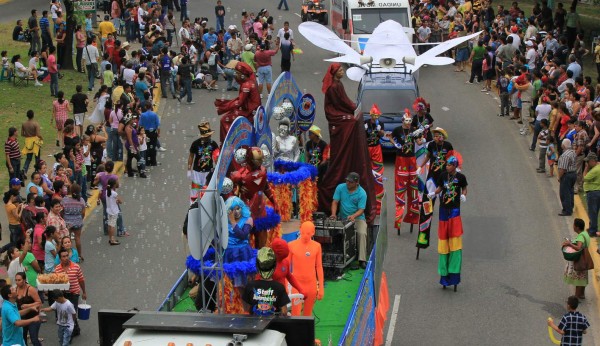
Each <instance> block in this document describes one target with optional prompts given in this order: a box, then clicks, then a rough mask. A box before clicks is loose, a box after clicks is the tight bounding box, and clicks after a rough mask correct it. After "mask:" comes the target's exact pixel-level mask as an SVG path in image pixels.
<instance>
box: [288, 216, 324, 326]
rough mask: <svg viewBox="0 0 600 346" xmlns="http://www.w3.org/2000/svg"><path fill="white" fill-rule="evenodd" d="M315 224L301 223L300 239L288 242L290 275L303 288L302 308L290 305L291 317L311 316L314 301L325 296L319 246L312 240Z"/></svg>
mask: <svg viewBox="0 0 600 346" xmlns="http://www.w3.org/2000/svg"><path fill="white" fill-rule="evenodd" d="M313 235H315V224H314V223H312V221H306V222H303V223H302V225H301V226H300V238H298V239H296V240H294V241H292V242H290V244H289V247H290V257H289V258H290V263H291V265H292V273H293V274H294V276H295V277H296V278H297V279H298V281H299V282H300V285H301V286H302V287H303V288H304V293H303V294H304V306H302V304H296V305H294V304H292V316H300V315H302V316H312V311H313V307H314V305H315V302H316V300H317V299H318V300H321V299H323V296H324V295H325V286H324V283H325V280H324V278H323V262H322V260H323V259H322V252H321V244H319V243H318V242H316V241H314V240H312V237H313Z"/></svg>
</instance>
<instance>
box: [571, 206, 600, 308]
mask: <svg viewBox="0 0 600 346" xmlns="http://www.w3.org/2000/svg"><path fill="white" fill-rule="evenodd" d="M573 214H574V215H575V216H576V217H578V218H580V219H582V220H583V221H585V223H586V225H589V224H590V218H589V216H588V213H587V210H586V209H585V207H584V205H583V201H582V200H581V197H579V195H575V208H574V209H573ZM591 240H592V242H591V243H590V245H589V247H588V249H589V251H590V255H592V259H593V260H594V263H595V265H594V269H592V270H591V272H592V276H593V278H592V280H591V281H592V283H593V286H594V291H595V293H596V297H597V298H600V255H598V253H597V252H596V251H597V250H598V238H591ZM596 309H597V312H598V313H600V299H598V300H596Z"/></svg>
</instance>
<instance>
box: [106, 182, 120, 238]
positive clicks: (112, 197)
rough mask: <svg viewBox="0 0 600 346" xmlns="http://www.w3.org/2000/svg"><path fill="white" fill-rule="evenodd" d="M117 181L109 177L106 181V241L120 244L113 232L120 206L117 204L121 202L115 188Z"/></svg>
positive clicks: (115, 227) (114, 231)
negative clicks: (107, 238)
mask: <svg viewBox="0 0 600 346" xmlns="http://www.w3.org/2000/svg"><path fill="white" fill-rule="evenodd" d="M118 187H119V183H118V181H117V180H116V179H110V180H109V181H108V187H107V189H106V213H107V214H108V237H109V240H108V243H109V244H110V245H119V244H121V243H120V242H119V241H118V240H116V239H115V233H116V229H117V218H118V217H119V213H120V208H119V204H121V203H122V200H121V198H120V197H119V194H118V193H117V188H118Z"/></svg>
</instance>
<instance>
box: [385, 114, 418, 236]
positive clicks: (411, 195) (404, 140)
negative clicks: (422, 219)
mask: <svg viewBox="0 0 600 346" xmlns="http://www.w3.org/2000/svg"><path fill="white" fill-rule="evenodd" d="M411 123H412V118H411V116H410V111H409V110H408V109H406V110H405V113H404V117H403V120H402V125H401V126H398V127H396V128H395V129H394V131H392V134H391V136H389V137H388V138H389V139H390V141H391V142H392V144H393V145H394V146H395V147H396V148H397V149H398V150H397V151H396V165H395V170H394V182H395V195H396V217H395V228H396V229H397V230H398V234H400V228H401V227H402V222H406V223H410V224H417V223H418V222H419V193H418V188H417V159H416V157H415V141H416V139H417V138H418V137H421V136H422V135H423V131H422V130H416V131H414V132H413V128H412V126H411ZM407 206H408V208H407ZM405 209H407V211H406V215H404V210H405ZM403 216H404V219H403V218H402V217H403Z"/></svg>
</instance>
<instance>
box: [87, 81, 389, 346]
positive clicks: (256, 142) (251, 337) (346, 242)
mask: <svg viewBox="0 0 600 346" xmlns="http://www.w3.org/2000/svg"><path fill="white" fill-rule="evenodd" d="M315 110H316V107H315V100H314V98H313V97H312V96H311V95H310V94H305V93H302V92H301V91H300V89H299V88H298V86H297V84H296V82H295V80H294V78H293V76H292V75H291V74H290V73H289V72H286V73H282V74H281V75H280V76H279V78H278V79H277V80H276V81H275V83H274V84H273V88H272V92H271V94H270V95H269V98H268V99H267V102H266V104H265V107H262V106H260V107H258V109H257V110H256V112H254V117H253V119H252V120H253V123H251V122H250V121H249V120H248V119H247V118H246V117H243V116H240V117H237V118H236V119H235V120H234V121H233V122H232V123H231V125H230V127H229V129H228V132H227V136H226V137H225V139H224V141H223V144H222V147H221V152H220V155H219V159H218V162H217V164H216V166H215V174H213V177H212V179H211V180H210V182H209V183H208V186H206V188H205V189H204V190H203V191H202V194H201V197H200V199H199V201H198V207H197V208H193V209H190V210H189V212H188V226H187V227H188V243H189V245H190V256H188V258H187V260H186V262H185V264H184V265H185V270H184V271H183V273H182V275H181V276H180V278H179V280H177V282H176V283H175V285H174V286H173V288H172V289H171V291H170V292H169V293H168V295H167V297H166V299H165V300H164V302H163V303H162V304H161V306H160V307H159V308H158V311H155V312H137V311H115V310H101V311H100V312H99V327H100V328H99V329H100V345H124V344H125V342H126V341H131V344H130V345H136V344H137V343H136V340H138V341H139V340H142V339H145V340H148V339H151V340H153V341H155V342H156V344H165V345H166V344H168V343H169V342H173V344H174V345H187V344H188V342H191V343H193V344H194V345H196V344H203V342H206V343H212V344H221V343H220V342H223V344H227V343H228V342H232V344H235V345H302V346H305V345H313V344H326V345H334V344H339V345H346V344H360V345H374V344H380V343H381V340H382V338H381V335H382V330H383V324H384V320H385V315H386V313H387V306H388V303H387V300H388V297H387V288H386V287H387V283H386V280H385V274H383V258H384V254H385V251H386V246H387V238H386V235H387V231H386V229H385V224H386V222H385V221H382V220H385V218H386V214H387V213H386V211H385V209H386V205H385V202H384V204H383V205H382V208H381V210H382V212H381V215H380V216H379V217H378V218H377V220H376V221H377V222H376V224H375V225H373V226H372V231H373V232H372V234H373V235H374V236H373V237H372V239H370V247H369V249H370V250H369V251H370V256H369V261H368V265H367V268H366V269H364V270H363V269H358V270H356V269H355V270H352V271H351V273H352V274H345V272H346V271H348V270H350V268H349V266H350V264H351V263H352V262H353V261H354V259H355V257H354V254H355V252H356V251H355V250H348V247H351V246H355V243H352V242H350V237H348V238H344V237H341V236H340V233H339V232H337V231H336V230H335V229H334V228H335V227H336V225H337V226H340V225H342V223H341V222H338V223H337V224H334V223H327V222H325V221H324V220H323V218H322V214H319V213H318V205H317V204H318V203H317V191H318V190H317V169H316V168H315V167H314V166H313V165H311V164H308V163H303V162H292V161H285V160H273V152H274V150H273V141H274V140H275V138H274V136H272V133H271V129H270V124H269V121H270V119H271V118H273V119H274V120H275V121H280V120H282V118H286V119H289V120H290V125H291V126H290V133H291V134H293V135H295V137H296V138H301V137H302V136H305V132H306V131H307V130H308V129H309V128H310V126H311V125H312V122H313V120H314V115H315ZM301 143H302V142H301ZM257 149H259V150H260V152H261V153H262V155H261V160H262V162H261V166H262V167H253V168H252V167H249V166H248V163H249V162H245V161H247V160H252V158H253V156H252V155H253V154H251V153H250V152H251V151H252V150H254V152H256V151H257ZM248 167H249V168H248ZM243 169H245V171H244V172H246V174H247V173H250V172H251V169H254V172H258V171H261V170H266V171H267V173H266V178H267V179H266V181H267V184H268V185H265V186H261V187H260V189H259V190H260V191H259V190H257V191H255V193H254V194H252V196H250V198H253V197H254V196H258V198H260V199H261V201H262V202H263V203H265V207H264V212H263V213H262V215H261V216H260V217H257V218H256V221H255V223H254V226H255V229H256V232H261V233H264V234H266V237H265V240H264V243H263V244H261V245H267V246H268V245H269V244H270V243H271V241H272V240H273V239H275V238H280V237H281V238H283V239H284V240H286V241H291V240H294V239H295V238H296V237H297V236H298V228H299V224H300V223H301V222H304V221H311V220H313V219H314V218H315V217H316V218H318V220H314V221H315V224H316V225H317V234H316V235H315V237H314V238H315V240H317V239H319V241H324V242H325V243H324V244H323V261H324V263H323V266H324V267H326V265H327V261H330V262H331V264H332V265H333V267H331V268H327V267H326V268H325V269H326V273H335V274H334V275H336V277H333V278H332V277H331V275H329V279H330V280H327V281H326V282H325V288H326V290H327V291H328V292H330V293H329V294H326V295H325V296H324V297H323V300H320V301H317V303H316V305H315V307H314V316H310V317H302V316H291V317H287V318H264V317H263V318H259V317H252V316H249V315H246V314H245V312H244V309H243V305H242V301H241V297H240V293H239V291H238V290H237V289H236V287H235V279H234V278H236V277H239V276H240V275H241V276H246V277H252V276H254V275H255V274H256V264H255V258H254V257H251V258H249V259H248V260H247V261H240V262H234V263H225V262H224V253H225V251H226V247H227V243H228V232H227V222H228V221H227V216H226V208H227V207H226V205H225V201H226V200H227V197H228V196H230V195H231V194H232V193H233V192H235V191H232V190H234V189H236V188H238V187H239V186H237V185H238V184H239V181H238V182H237V183H236V182H234V181H235V180H236V178H235V172H236V171H240V172H241V171H243ZM230 178H231V179H230ZM267 191H269V192H268V194H271V195H270V197H272V198H267ZM242 199H243V197H242ZM383 200H384V201H385V198H384V199H383ZM273 201H275V202H276V203H275V204H274V203H273ZM249 202H250V203H252V202H251V201H249ZM319 219H320V220H319ZM379 222H381V224H382V225H381V227H379ZM344 226H345V225H342V226H341V227H342V228H343V227H344ZM328 228H331V229H328ZM351 231H352V233H353V232H354V231H353V228H351ZM336 232H337V233H336ZM255 234H257V233H255ZM336 235H337V236H336ZM259 242H260V240H259V239H258V237H257V236H251V238H250V243H251V244H254V245H257V244H258V243H259ZM328 242H329V244H327V243H328ZM336 242H341V244H335V243H336ZM340 245H341V246H340ZM255 251H256V250H255ZM338 252H339V253H338ZM254 256H256V254H255V252H254ZM340 256H345V257H346V258H344V259H342V261H341V262H340V263H341V264H340V263H337V262H336V263H333V262H332V261H335V260H336V259H339V257H340ZM328 269H329V271H328ZM331 269H335V271H334V272H332V271H331ZM193 276H195V277H197V281H198V282H200V283H203V284H200V285H198V286H197V287H196V290H197V291H196V292H195V294H196V299H192V298H191V297H190V293H194V292H193V291H192V288H193V287H192V286H191V285H190V279H191V278H192V277H193ZM342 278H345V280H341V279H342ZM350 278H352V279H350ZM331 279H333V280H331ZM381 287H383V291H382V292H380V288H381ZM333 292H335V293H333ZM290 293H291V291H290ZM293 304H294V303H293ZM295 304H297V303H295ZM290 310H291V309H290ZM315 319H317V321H318V322H317V323H316V322H315ZM376 335H378V337H376ZM235 342H239V343H237V344H236V343H235Z"/></svg>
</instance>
